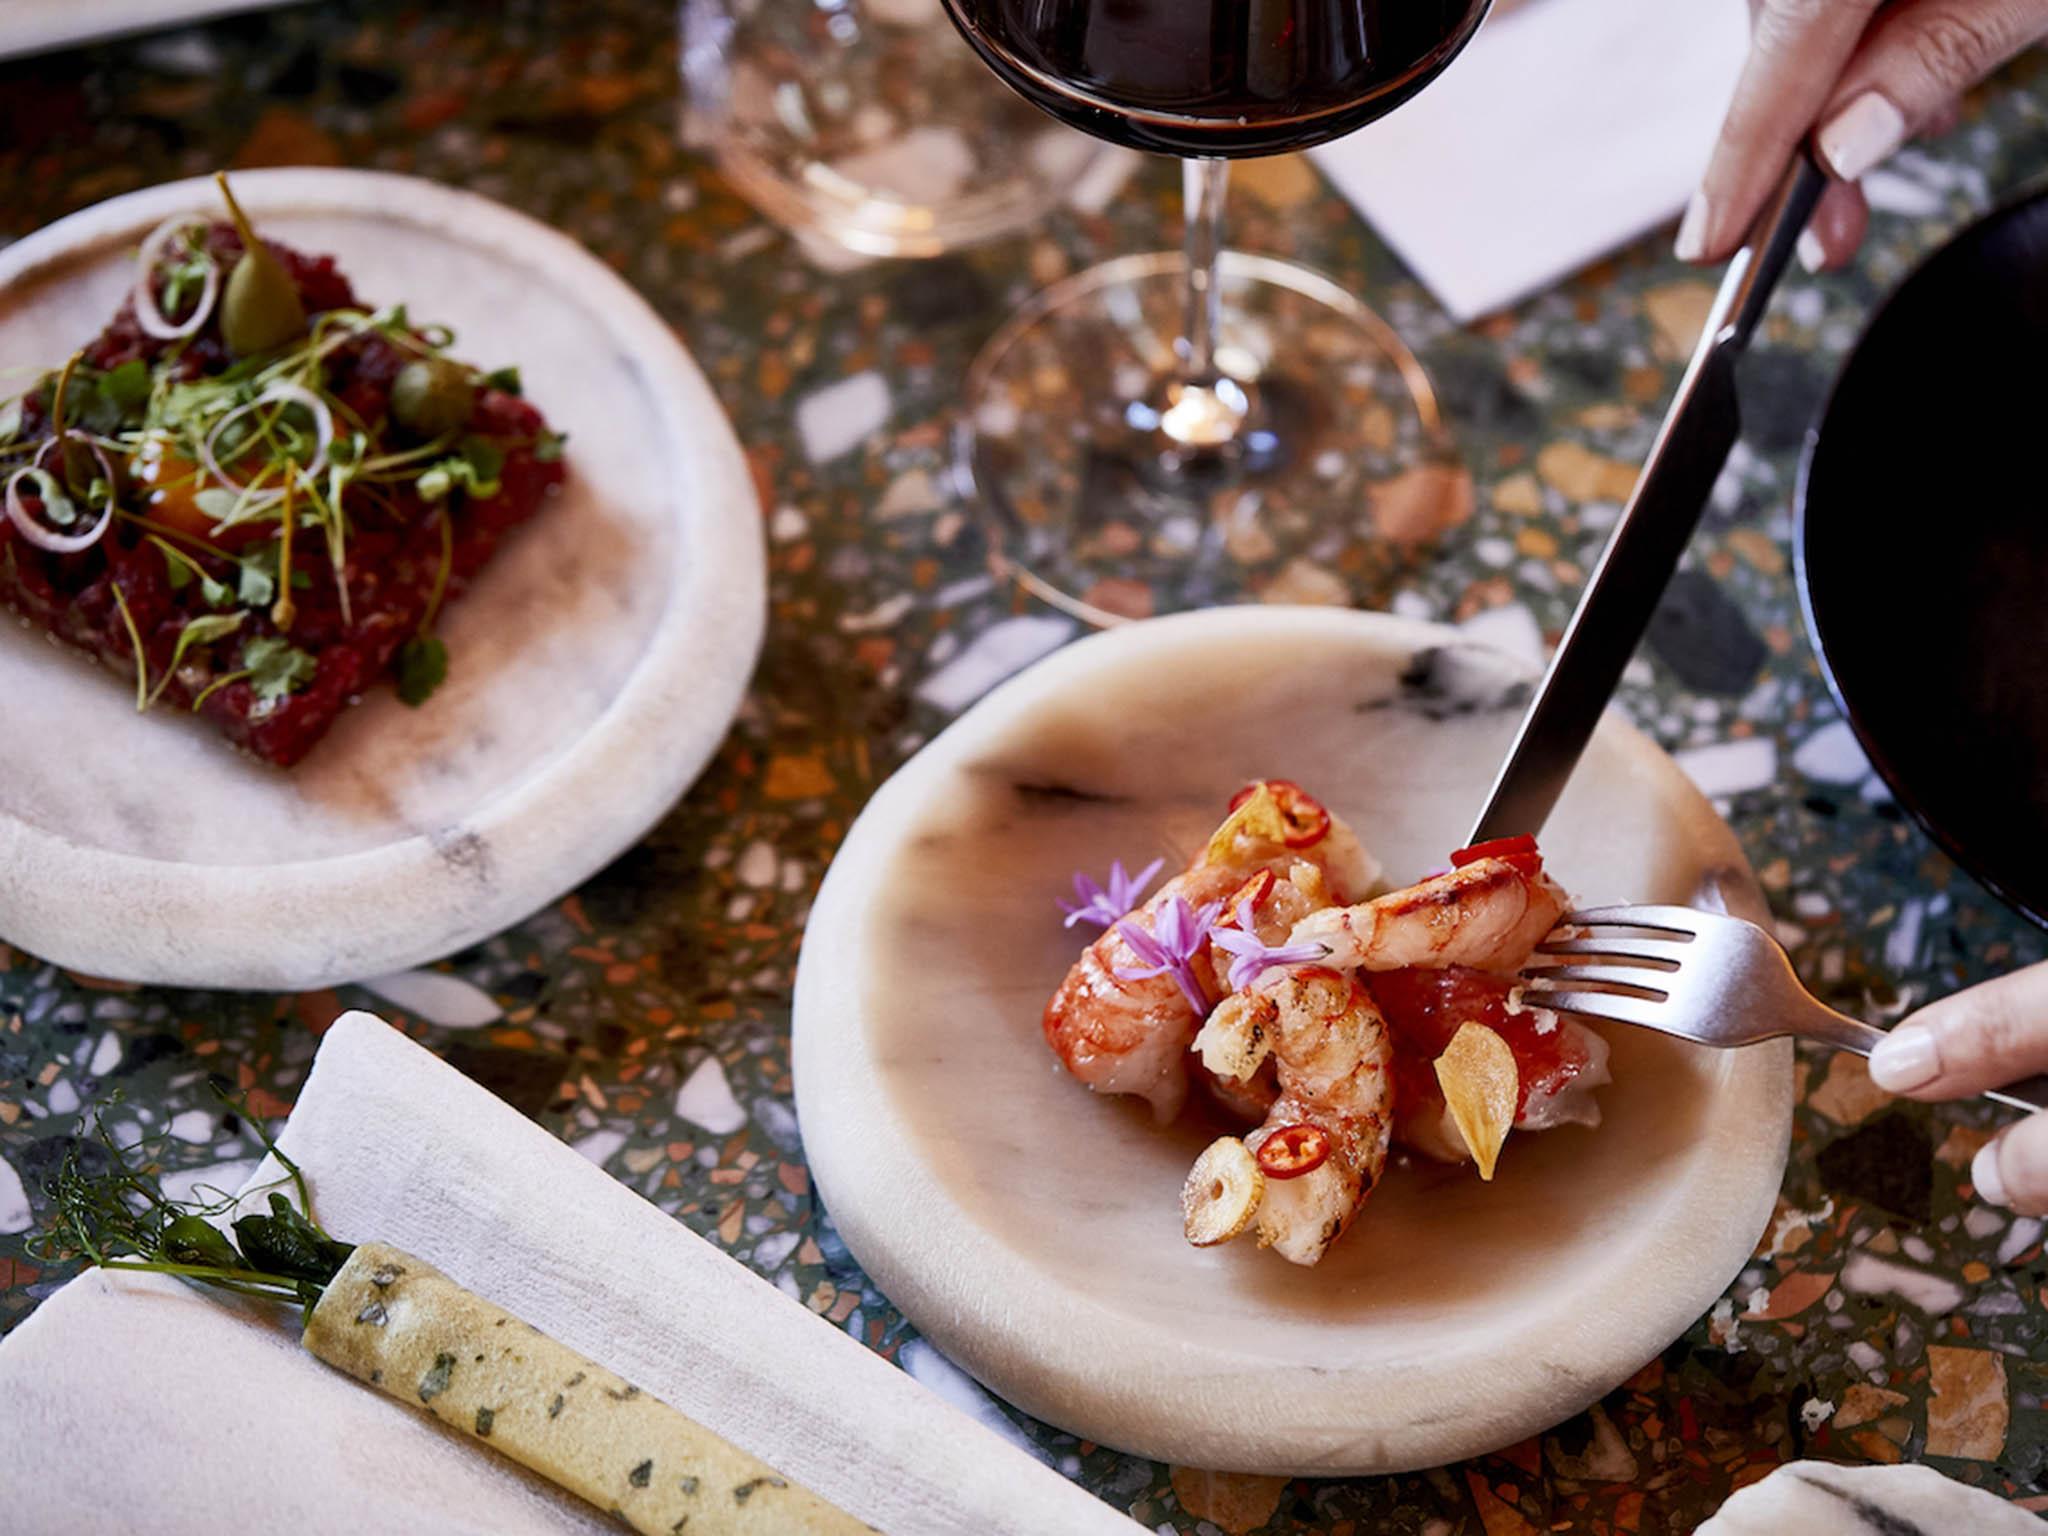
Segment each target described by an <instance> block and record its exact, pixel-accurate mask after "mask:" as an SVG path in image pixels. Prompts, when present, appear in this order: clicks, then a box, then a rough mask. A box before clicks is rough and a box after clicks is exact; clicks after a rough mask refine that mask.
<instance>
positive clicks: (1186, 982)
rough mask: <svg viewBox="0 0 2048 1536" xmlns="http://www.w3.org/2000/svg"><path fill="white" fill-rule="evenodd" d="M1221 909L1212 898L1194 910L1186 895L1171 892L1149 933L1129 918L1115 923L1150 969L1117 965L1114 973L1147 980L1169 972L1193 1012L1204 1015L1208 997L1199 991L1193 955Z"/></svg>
mask: <svg viewBox="0 0 2048 1536" xmlns="http://www.w3.org/2000/svg"><path fill="white" fill-rule="evenodd" d="M1222 910H1223V903H1222V902H1220V901H1212V902H1210V903H1209V904H1208V905H1207V906H1206V907H1203V908H1201V909H1200V910H1199V911H1197V910H1195V909H1193V908H1191V907H1189V906H1188V903H1187V898H1186V897H1184V896H1174V897H1171V898H1169V899H1168V901H1167V902H1166V904H1165V905H1164V906H1162V907H1161V908H1160V909H1159V913H1158V915H1157V916H1156V917H1154V918H1153V919H1152V931H1151V932H1150V933H1147V932H1146V931H1145V930H1144V929H1143V928H1142V927H1140V926H1139V925H1138V924H1136V923H1134V922H1130V921H1128V920H1126V921H1124V922H1120V923H1118V924H1117V925H1116V931H1117V932H1118V933H1119V934H1121V935H1122V936H1123V941H1124V942H1125V943H1126V944H1128V945H1130V946H1131V953H1133V954H1134V955H1136V956H1137V957H1138V958H1139V959H1140V960H1142V961H1144V962H1145V964H1146V966H1147V967H1149V969H1146V970H1125V969H1124V968H1123V967H1122V966H1118V967H1117V969H1116V974H1117V975H1118V976H1119V977H1121V978H1122V979H1123V980H1125V981H1146V980H1149V979H1150V978H1152V977H1154V976H1165V975H1168V974H1171V975H1172V977H1173V979H1174V980H1175V981H1176V982H1177V983H1179V985H1180V990H1181V993H1182V995H1183V996H1185V997H1186V998H1187V1000H1188V1001H1189V1002H1190V1003H1193V1004H1194V1006H1195V1012H1197V1013H1199V1014H1204V1015H1206V1014H1207V1013H1208V1011H1209V999H1208V998H1207V997H1206V996H1205V995H1204V994H1203V992H1202V982H1201V978H1199V977H1198V976H1196V975H1195V956H1197V955H1199V954H1200V953H1201V952H1202V945H1203V944H1205V943H1206V942H1207V941H1208V938H1209V930H1210V928H1211V927H1213V926H1214V925H1215V922H1216V914H1217V913H1219V912H1221V911H1222Z"/></svg>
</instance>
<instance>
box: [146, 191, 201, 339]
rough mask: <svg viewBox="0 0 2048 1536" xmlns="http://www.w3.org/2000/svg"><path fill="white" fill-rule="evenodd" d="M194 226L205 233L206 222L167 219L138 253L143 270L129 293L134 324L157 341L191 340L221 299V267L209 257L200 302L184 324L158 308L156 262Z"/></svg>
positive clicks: (182, 217)
mask: <svg viewBox="0 0 2048 1536" xmlns="http://www.w3.org/2000/svg"><path fill="white" fill-rule="evenodd" d="M194 225H197V226H198V227H199V228H201V229H204V228H205V227H206V221H205V220H204V219H202V218H199V217H197V216H196V215H194V214H189V213H185V214H179V215H178V216H177V217H175V218H170V219H166V220H164V221H163V223H161V224H159V225H157V227H156V228H155V229H153V230H151V231H150V234H149V238H148V239H146V240H144V241H143V242H142V248H141V249H140V250H139V251H137V252H136V253H135V262H136V265H137V267H139V268H140V269H141V270H140V271H138V272H137V273H136V276H135V286H134V287H133V288H132V289H131V290H130V292H129V297H130V298H131V299H132V300H133V301H134V304H135V323H136V324H137V325H138V326H140V327H141V328H142V333H143V334H144V335H145V336H153V337H155V338H156V339H157V340H158V341H176V340H178V339H179V338H181V337H185V336H190V335H191V334H192V333H193V332H195V331H197V330H198V329H199V327H201V326H202V325H204V324H206V317H207V316H208V315H210V314H212V313H213V306H214V302H215V300H217V299H218V298H219V297H220V263H219V262H217V261H215V260H214V259H213V257H212V256H210V255H209V256H207V257H206V275H205V276H204V277H202V278H201V279H200V280H199V302H198V303H197V304H195V305H193V306H192V313H191V314H189V315H187V316H186V317H185V318H184V319H182V320H178V321H172V320H169V319H167V318H165V316H164V312H163V309H162V308H161V307H160V306H159V305H158V304H157V301H156V264H157V259H158V258H159V257H160V256H162V255H163V248H164V247H165V246H167V245H169V244H170V243H171V241H172V240H173V239H174V238H175V237H177V236H178V235H180V234H182V233H184V232H185V231H186V230H188V229H190V228H192V227H193V226H194Z"/></svg>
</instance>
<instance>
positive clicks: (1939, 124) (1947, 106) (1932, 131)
mask: <svg viewBox="0 0 2048 1536" xmlns="http://www.w3.org/2000/svg"><path fill="white" fill-rule="evenodd" d="M1962 120H1963V104H1962V103H1961V102H1960V101H1958V100H1956V99H1955V98H1954V97H1953V96H1952V97H1950V98H1949V99H1948V101H1947V102H1945V103H1944V104H1943V105H1941V106H1939V107H1936V108H1935V109H1934V115H1933V116H1931V117H1929V118H1928V119H1927V121H1926V122H1924V123H1922V124H1921V125H1920V137H1921V138H1923V139H1938V138H1940V137H1941V136H1942V135H1943V134H1945V133H1954V132H1955V130H1956V124H1957V123H1960V122H1961V121H1962Z"/></svg>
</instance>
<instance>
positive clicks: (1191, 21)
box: [946, 0, 1486, 159]
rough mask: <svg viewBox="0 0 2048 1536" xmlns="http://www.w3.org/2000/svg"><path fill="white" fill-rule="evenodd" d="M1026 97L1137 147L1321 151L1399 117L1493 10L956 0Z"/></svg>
mask: <svg viewBox="0 0 2048 1536" xmlns="http://www.w3.org/2000/svg"><path fill="white" fill-rule="evenodd" d="M946 5H947V9H948V10H949V11H950V12H951V14H952V17H953V20H954V22H955V23H956V24H957V25H958V26H959V28H960V30H961V31H962V32H963V33H965V34H966V37H967V40H968V41H969V42H970V43H971V44H973V46H974V48H975V49H976V51H978V52H979V53H980V54H981V56H982V58H983V59H984V60H986V61H987V63H988V64H989V66H990V67H991V68H992V69H994V70H995V72H996V73H997V74H998V75H1000V76H1001V77H1002V78H1003V80H1004V81H1005V82H1006V83H1007V84H1008V85H1009V86H1010V87H1011V88H1012V89H1014V90H1016V91H1017V92H1018V93H1019V94H1021V95H1023V96H1024V97H1025V98H1027V99H1028V100H1030V101H1031V102H1032V103H1034V104H1035V105H1037V106H1039V107H1041V108H1043V109H1044V110H1045V111H1047V112H1049V113H1051V114H1052V115H1053V116H1054V117H1057V118H1060V119H1062V120H1064V121H1065V122H1068V123H1070V124H1072V125H1073V126H1074V127H1076V128H1079V129H1082V130H1083V131H1084V132H1087V133H1092V134H1094V135H1096V136H1097V137H1099V138H1105V139H1112V140H1115V141H1116V142H1118V143H1121V144H1127V145H1130V146H1131V147H1133V148H1136V149H1144V150H1152V151H1155V152H1158V153H1163V154H1172V155H1182V156H1191V157H1199V158H1204V159H1207V158H1212V157H1228V158H1238V157H1242V156H1249V155H1272V154H1280V153H1283V152H1285V151H1288V150H1296V149H1306V148H1308V147H1309V146H1311V145H1315V144H1322V143H1325V142H1327V141H1328V140H1330V139H1334V138H1337V137H1339V136H1340V135H1342V134H1346V133H1349V132H1350V131H1351V130H1352V129H1354V128H1357V127H1360V126H1362V125H1363V124H1365V123H1369V122H1371V121H1373V120H1374V119H1375V118H1378V117H1382V116H1384V115H1385V114H1386V113H1388V112H1391V111H1392V110H1393V109H1394V108H1395V107H1398V106H1399V105H1400V104H1401V103H1402V102H1404V101H1406V100H1407V99H1408V98H1409V97H1411V96H1413V95H1414V94H1415V93H1416V92H1417V91H1419V90H1421V89H1422V88H1423V87H1424V86H1425V85H1427V84H1429V82H1430V81H1431V80H1433V79H1435V78H1436V76H1437V75H1438V74H1439V73H1441V72H1442V70H1443V69H1444V68H1445V66H1447V65H1448V64H1449V63H1450V62H1451V60H1452V59H1454V58H1455V57H1457V55H1458V52H1459V50H1460V49H1461V48H1463V47H1464V45H1465V43H1466V41H1467V40H1468V39H1469V38H1470V36H1471V34H1472V32H1473V31H1474V30H1475V29H1476V28H1477V27H1478V25H1479V21H1480V18H1481V17H1482V16H1483V15H1484V14H1485V11H1486V0H946Z"/></svg>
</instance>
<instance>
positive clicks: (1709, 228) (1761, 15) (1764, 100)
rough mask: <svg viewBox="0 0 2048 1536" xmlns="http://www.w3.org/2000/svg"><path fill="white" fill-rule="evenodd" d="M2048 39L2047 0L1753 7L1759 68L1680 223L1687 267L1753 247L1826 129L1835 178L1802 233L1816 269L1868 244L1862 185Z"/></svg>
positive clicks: (1740, 91)
mask: <svg viewBox="0 0 2048 1536" xmlns="http://www.w3.org/2000/svg"><path fill="white" fill-rule="evenodd" d="M2043 37H2048V0H1892V3H1891V4H1888V5H1880V4H1879V3H1878V0H1750V41H1749V61H1748V62H1747V63H1746V64H1745V65H1744V66H1743V69H1742V78H1741V80H1740V81H1739V82H1738V83H1737V85H1736V87H1735V99H1734V101H1733V102H1731V103H1730V104H1729V107H1728V116H1727V118H1726V120H1725V121H1723V123H1722V124H1721V139H1720V142H1719V143H1718V144H1716V145H1715V146H1714V155H1713V159H1712V160H1711V161H1710V162H1709V163H1708V166H1707V174H1706V176H1705V178H1704V179H1703V180H1702V181H1701V183H1700V189H1699V191H1697V192H1695V193H1694V194H1693V198H1692V204H1691V206H1690V207H1688V208H1687V209H1686V211H1685V219H1684V221H1683V222H1682V223H1681V224H1680V225H1679V227H1678V255H1679V257H1680V258H1681V259H1682V260H1685V261H1719V260H1720V259H1721V258H1722V257H1724V256H1726V255H1728V254H1729V253H1730V252H1731V251H1733V250H1734V249H1735V248H1736V246H1738V245H1740V244H1741V243H1742V238H1743V236H1744V234H1745V233H1746V232H1747V231H1748V229H1749V226H1750V224H1751V222H1752V221H1753V220H1754V219H1755V218H1756V216H1757V214H1758V212H1759V211H1761V209H1762V208H1763V205H1764V203H1765V201H1766V199H1768V198H1769V196H1770V194H1771V191H1772V189H1773V188H1774V187H1776V185H1777V184H1778V181H1779V179H1780V178H1781V177H1782V176H1783V175H1784V171H1785V166H1786V164H1787V163H1788V162H1789V161H1790V159H1791V156H1792V151H1793V148H1794V147H1795V146H1796V145H1797V144H1798V143H1799V142H1800V140H1802V139H1803V138H1805V137H1806V135H1807V133H1808V132H1809V130H1812V129H1813V128H1814V126H1815V125H1816V124H1818V125H1819V130H1818V132H1816V133H1815V134H1814V145H1815V148H1816V149H1817V150H1818V151H1819V154H1820V159H1821V164H1822V166H1823V168H1824V169H1826V170H1827V171H1828V172H1829V173H1830V174H1831V175H1832V176H1834V177H1835V180H1836V184H1835V185H1833V186H1831V187H1829V188H1828V190H1827V194H1826V195H1825V196H1824V197H1823V198H1822V199H1821V203H1820V207H1819V208H1818V209H1817V210H1816V211H1815V213H1814V217H1813V222H1812V223H1811V224H1809V225H1808V226H1807V229H1806V233H1805V234H1803V235H1801V236H1800V239H1799V259H1800V260H1801V261H1802V262H1803V263H1804V264H1805V265H1806V267H1807V268H1808V270H1811V271H1817V270H1819V269H1820V268H1822V267H1828V266H1835V265H1838V264H1840V263H1841V262H1844V261H1846V260H1847V259H1848V258H1849V255H1850V253H1851V252H1853V251H1854V250H1855V249H1856V246H1857V244H1858V242H1860V241H1861V240H1862V239H1863V228H1864V225H1865V224H1866V223H1867V222H1868V220H1869V209H1868V208H1866V207H1865V205H1864V202H1863V194H1862V192H1861V191H1860V190H1859V189H1858V188H1857V186H1856V182H1857V180H1858V179H1859V178H1860V177H1861V176H1862V175H1863V174H1864V173H1865V172H1866V171H1868V170H1870V169H1871V167H1873V166H1875V165H1876V164H1877V163H1878V162H1879V161H1881V160H1884V159H1886V158H1887V157H1889V156H1890V154H1891V153H1892V151H1893V150H1895V149H1897V148H1898V147H1899V146H1900V145H1901V144H1903V143H1905V142H1906V140H1908V139H1910V138H1913V137H1914V136H1916V135H1918V134H1923V133H1933V132H1940V131H1942V130H1944V129H1945V128H1947V127H1949V126H1950V125H1952V124H1953V123H1954V121H1955V112H1956V100H1957V98H1958V97H1959V96H1960V95H1961V94H1962V93H1963V92H1964V91H1965V90H1967V89H1968V88H1969V87H1970V86H1972V85H1975V84H1976V83H1977V82H1978V81H1979V80H1981V79H1983V78H1984V77H1985V76H1986V75H1988V74H1990V73H1991V72H1992V71H1993V70H1994V69H1996V68H1998V66H1999V65H2001V64H2003V63H2004V62H2005V61H2006V60H2007V59H2010V58H2012V57H2013V55H2015V54H2017V53H2018V52H2019V51H2020V50H2021V49H2023V48H2025V47H2026V46H2028V44H2030V43H2034V42H2037V41H2039V40H2040V39H2041V38H2043Z"/></svg>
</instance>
